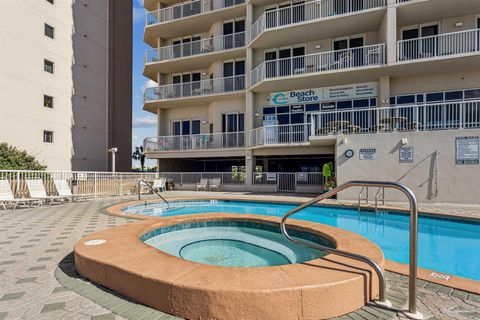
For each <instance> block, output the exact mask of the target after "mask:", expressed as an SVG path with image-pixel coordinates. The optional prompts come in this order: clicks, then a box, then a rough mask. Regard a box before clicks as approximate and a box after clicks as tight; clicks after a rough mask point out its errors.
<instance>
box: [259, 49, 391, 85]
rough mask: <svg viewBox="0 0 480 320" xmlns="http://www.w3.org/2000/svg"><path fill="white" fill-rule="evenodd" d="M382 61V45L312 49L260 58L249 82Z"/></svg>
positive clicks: (356, 66)
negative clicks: (326, 50)
mask: <svg viewBox="0 0 480 320" xmlns="http://www.w3.org/2000/svg"><path fill="white" fill-rule="evenodd" d="M384 63H385V45H384V44H383V43H382V44H375V45H370V46H365V47H359V48H351V49H345V50H336V51H328V52H321V53H314V54H309V55H305V56H298V57H291V58H284V59H276V60H269V61H264V62H262V63H261V64H260V65H259V66H257V67H256V68H255V69H253V70H252V75H251V77H252V78H251V80H252V81H251V82H252V85H254V84H256V83H258V82H260V81H262V80H265V79H272V78H281V77H287V76H291V75H299V74H309V73H317V72H328V71H333V70H341V69H349V68H361V67H368V66H375V65H377V66H379V65H383V64H384Z"/></svg>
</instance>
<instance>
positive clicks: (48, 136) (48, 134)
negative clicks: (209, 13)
mask: <svg viewBox="0 0 480 320" xmlns="http://www.w3.org/2000/svg"><path fill="white" fill-rule="evenodd" d="M43 142H45V143H53V131H48V130H43Z"/></svg>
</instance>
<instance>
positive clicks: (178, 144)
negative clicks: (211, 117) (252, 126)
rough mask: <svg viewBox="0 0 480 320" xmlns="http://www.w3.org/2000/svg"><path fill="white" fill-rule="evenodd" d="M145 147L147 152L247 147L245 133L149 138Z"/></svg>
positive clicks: (144, 142) (145, 141) (146, 139)
mask: <svg viewBox="0 0 480 320" xmlns="http://www.w3.org/2000/svg"><path fill="white" fill-rule="evenodd" d="M143 147H144V150H145V151H146V152H152V151H154V152H159V151H160V152H161V151H163V152H165V151H196V150H222V149H237V148H244V147H245V133H244V132H227V133H205V134H195V135H184V136H160V137H149V138H145V140H144V141H143Z"/></svg>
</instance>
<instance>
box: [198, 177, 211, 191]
mask: <svg viewBox="0 0 480 320" xmlns="http://www.w3.org/2000/svg"><path fill="white" fill-rule="evenodd" d="M207 186H208V179H207V178H201V179H200V182H199V183H197V191H198V190H200V189H203V190H205V191H207Z"/></svg>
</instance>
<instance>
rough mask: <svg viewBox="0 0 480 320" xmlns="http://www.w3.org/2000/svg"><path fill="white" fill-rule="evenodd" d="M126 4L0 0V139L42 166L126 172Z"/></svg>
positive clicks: (128, 51)
mask: <svg viewBox="0 0 480 320" xmlns="http://www.w3.org/2000/svg"><path fill="white" fill-rule="evenodd" d="M131 23H132V3H131V0H130V1H108V0H76V1H73V0H21V1H20V0H6V1H4V0H2V1H0V101H1V103H0V142H7V143H9V144H10V145H13V146H15V147H18V148H20V149H26V150H27V151H28V152H29V153H30V154H32V155H35V156H36V157H37V159H38V160H39V161H40V162H41V163H42V164H45V165H47V168H48V169H50V170H98V171H104V170H107V169H108V168H109V166H110V164H109V161H110V160H109V159H110V157H109V155H108V152H107V150H108V149H109V148H111V147H117V148H118V153H117V157H116V158H117V161H116V168H117V170H128V171H130V170H131V103H132V98H131V97H132V96H131V81H132V76H131V74H132V71H131V70H132V64H131V57H132V54H131V52H132V50H131V47H132V40H131V35H132V31H131V29H132V25H131Z"/></svg>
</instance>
